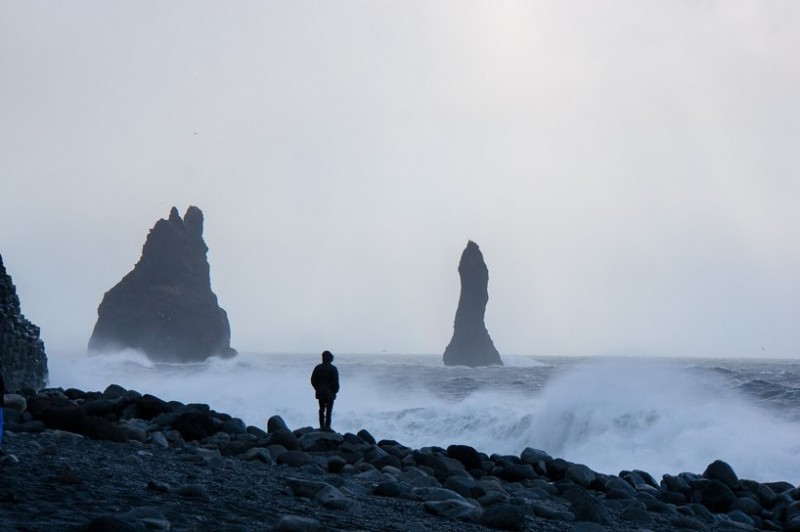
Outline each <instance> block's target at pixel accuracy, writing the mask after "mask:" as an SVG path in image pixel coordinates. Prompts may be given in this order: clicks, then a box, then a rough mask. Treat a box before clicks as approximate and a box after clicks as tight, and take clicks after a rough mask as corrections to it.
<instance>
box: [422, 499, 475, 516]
mask: <svg viewBox="0 0 800 532" xmlns="http://www.w3.org/2000/svg"><path fill="white" fill-rule="evenodd" d="M423 507H424V508H425V510H427V511H428V512H430V513H432V514H435V515H441V516H443V517H447V518H448V519H461V520H464V521H478V520H480V518H481V516H482V515H483V510H482V509H481V507H480V506H474V505H472V504H470V503H468V502H467V501H465V500H463V499H460V498H459V499H447V500H434V501H426V502H425V503H423Z"/></svg>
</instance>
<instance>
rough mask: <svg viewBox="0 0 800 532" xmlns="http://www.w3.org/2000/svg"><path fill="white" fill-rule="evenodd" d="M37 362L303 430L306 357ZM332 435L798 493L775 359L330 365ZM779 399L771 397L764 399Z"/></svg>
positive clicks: (367, 360) (796, 403) (372, 360)
mask: <svg viewBox="0 0 800 532" xmlns="http://www.w3.org/2000/svg"><path fill="white" fill-rule="evenodd" d="M65 360H66V358H59V359H56V360H54V361H53V364H52V365H51V384H52V385H54V386H62V387H65V388H67V387H77V388H80V389H84V390H102V389H104V388H105V386H107V385H108V384H109V383H112V382H113V383H118V384H120V385H122V386H125V387H126V388H132V389H136V390H137V391H140V392H141V393H151V394H154V395H156V396H158V397H161V398H162V399H165V400H179V401H181V402H184V403H188V402H200V403H208V404H210V406H211V407H212V408H213V409H215V410H217V411H220V412H227V413H229V414H231V415H234V416H237V417H240V418H241V419H243V420H244V421H245V422H246V423H247V424H249V425H255V426H257V427H261V428H265V422H266V419H267V418H268V417H269V416H271V415H275V414H277V415H280V416H281V417H283V418H284V420H285V421H286V422H287V424H288V425H289V426H290V427H291V428H293V429H294V428H300V427H303V426H315V425H316V423H317V421H316V414H317V412H316V410H317V404H316V400H315V399H314V394H313V390H312V389H311V386H310V384H309V376H310V373H311V369H312V368H313V366H314V365H315V364H316V363H318V360H319V355H264V354H242V355H240V356H238V357H235V358H233V359H229V360H219V359H211V360H209V361H208V362H206V363H203V364H195V365H184V366H181V365H162V364H159V365H154V364H152V363H150V362H148V361H147V359H146V358H144V357H142V356H141V355H138V354H136V353H133V352H130V353H124V354H119V355H113V356H101V357H93V358H84V357H78V358H75V359H73V360H71V361H69V363H65ZM334 363H335V364H337V366H338V367H339V372H340V375H341V382H342V388H341V391H340V393H339V397H338V398H337V400H336V402H335V405H334V412H333V414H334V415H333V427H334V429H336V430H337V431H339V432H342V433H344V432H347V431H350V432H357V431H358V430H360V429H362V428H366V429H367V430H369V431H370V432H371V433H372V434H373V435H374V436H375V437H376V438H377V439H384V438H385V439H395V440H397V441H399V442H400V443H403V444H404V445H407V446H410V447H414V448H419V447H423V446H427V445H438V446H443V447H446V446H448V445H450V444H454V443H460V444H467V445H472V446H474V447H476V448H477V449H479V450H481V451H483V452H486V453H488V454H491V453H499V454H515V455H519V454H520V452H521V451H522V450H523V449H524V448H525V447H529V446H530V447H535V448H540V449H543V450H545V451H547V452H548V453H550V454H551V455H552V456H554V457H561V458H565V459H567V460H569V461H573V462H581V463H585V464H587V465H588V466H590V467H591V468H593V469H594V470H596V471H600V472H604V473H613V474H616V473H619V471H621V470H624V469H628V470H630V469H642V470H645V471H648V472H650V473H652V474H653V475H656V477H657V478H660V475H661V474H664V473H670V474H676V473H679V472H683V471H689V472H694V473H702V472H703V470H704V469H705V467H706V466H707V465H708V464H709V463H710V462H712V461H713V460H716V459H722V460H725V461H727V462H728V463H730V464H731V465H732V466H733V467H734V470H735V471H736V472H737V474H739V476H740V477H742V478H751V479H755V480H759V481H772V480H788V481H790V482H793V483H795V484H796V483H798V482H800V463H799V462H798V460H797V456H798V453H800V443H799V442H800V365H798V364H793V363H790V362H786V361H769V362H761V363H751V362H747V361H739V362H736V361H729V360H722V361H716V360H715V361H693V360H678V359H659V360H646V359H641V358H638V359H637V358H606V359H571V358H550V357H543V358H541V359H537V358H536V357H526V356H517V357H507V358H506V364H507V365H506V366H505V367H488V368H478V369H471V368H463V367H444V366H443V365H442V362H441V357H440V356H426V355H413V356H412V355H377V354H376V355H337V357H336V360H335V361H334ZM777 390H780V393H779V392H778V391H777Z"/></svg>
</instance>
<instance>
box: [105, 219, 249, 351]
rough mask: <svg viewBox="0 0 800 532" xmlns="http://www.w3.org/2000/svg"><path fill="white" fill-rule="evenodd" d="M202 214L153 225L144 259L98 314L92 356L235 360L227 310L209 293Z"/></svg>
mask: <svg viewBox="0 0 800 532" xmlns="http://www.w3.org/2000/svg"><path fill="white" fill-rule="evenodd" d="M207 251H208V247H207V246H206V243H205V242H204V241H203V213H202V212H201V211H200V209H198V208H197V207H189V208H188V209H187V210H186V214H185V215H184V217H183V219H181V217H180V215H179V214H178V210H177V209H176V208H175V207H173V208H172V210H171V211H170V214H169V219H168V220H164V219H163V218H162V219H161V220H159V221H158V222H156V224H155V226H154V227H153V229H151V230H150V234H148V235H147V240H146V241H145V243H144V247H143V248H142V257H141V259H139V262H138V263H137V264H136V266H134V268H133V271H131V272H130V273H128V275H126V276H125V277H123V279H122V280H121V281H120V282H119V283H117V285H116V286H114V287H113V288H112V289H111V290H109V291H108V292H106V294H105V296H104V297H103V301H102V302H101V303H100V307H99V308H98V309H97V323H96V324H95V326H94V332H93V333H92V337H91V339H90V340H89V351H90V352H101V353H102V352H110V351H120V350H122V349H126V348H133V349H138V350H140V351H143V352H144V353H145V354H147V356H148V357H149V358H150V359H151V360H155V361H164V362H197V361H203V360H205V359H206V358H208V357H210V356H215V355H216V356H233V355H235V354H236V351H235V350H234V349H231V347H230V339H231V330H230V324H229V323H228V315H227V313H226V312H225V311H224V310H223V309H222V308H220V306H219V305H218V303H217V296H216V295H214V293H213V292H212V291H211V280H210V275H209V265H208V260H207V258H206V252H207Z"/></svg>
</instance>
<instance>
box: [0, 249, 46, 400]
mask: <svg viewBox="0 0 800 532" xmlns="http://www.w3.org/2000/svg"><path fill="white" fill-rule="evenodd" d="M0 372H1V373H2V374H3V381H4V382H5V387H6V391H7V392H9V393H11V392H16V391H19V390H22V389H25V388H31V389H33V390H37V391H38V390H41V389H42V388H44V387H45V385H46V384H47V355H45V352H44V342H42V340H41V338H39V327H37V326H36V325H34V324H32V323H31V322H29V321H28V320H27V319H25V316H23V314H22V311H21V308H20V303H19V297H18V296H17V289H16V287H15V286H14V283H13V282H12V281H11V276H10V275H8V273H6V267H5V265H4V264H3V257H2V256H0Z"/></svg>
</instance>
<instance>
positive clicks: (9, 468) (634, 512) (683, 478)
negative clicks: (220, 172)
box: [0, 385, 800, 532]
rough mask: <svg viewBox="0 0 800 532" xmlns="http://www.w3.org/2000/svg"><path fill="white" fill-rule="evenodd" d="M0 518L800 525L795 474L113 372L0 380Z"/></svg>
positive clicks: (587, 531)
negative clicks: (511, 437)
mask: <svg viewBox="0 0 800 532" xmlns="http://www.w3.org/2000/svg"><path fill="white" fill-rule="evenodd" d="M6 399H7V401H6V426H5V429H6V430H5V436H4V439H3V449H4V454H3V455H2V456H0V530H4V531H6V530H8V531H13V530H19V531H38V530H75V531H78V530H82V531H110V530H114V531H123V532H124V531H127V530H131V531H133V530H138V531H145V530H181V531H183V530H186V531H189V530H207V531H212V530H214V531H216V530H228V531H246V530H278V531H312V530H369V531H382V530H397V531H424V530H442V531H462V530H463V531H477V530H490V529H502V530H542V531H546V532H549V531H552V532H556V531H565V532H566V531H575V532H593V531H603V530H609V531H615V530H619V531H639V532H643V531H647V530H650V531H654V532H656V531H679V530H700V531H704V530H787V531H791V532H800V489H798V488H797V487H796V486H794V485H792V484H790V483H788V482H766V483H759V482H755V481H751V480H746V479H739V478H738V477H737V475H736V473H735V472H734V471H733V470H732V469H731V467H730V466H728V465H727V464H725V463H724V462H721V461H716V462H714V463H712V464H710V465H709V466H708V468H707V469H706V470H705V471H704V472H703V473H702V474H693V473H680V474H676V475H664V477H663V478H662V479H661V480H660V481H656V479H654V478H653V477H652V476H651V475H649V474H648V473H646V472H643V471H622V472H620V473H619V474H618V475H606V474H601V473H598V472H595V471H592V470H591V469H590V468H588V467H586V466H584V465H581V464H576V463H571V462H568V461H566V460H564V459H561V458H553V457H551V456H549V455H548V454H547V453H545V452H543V451H539V450H536V449H531V448H528V449H525V450H524V451H523V452H522V453H521V455H519V456H507V455H494V454H493V455H487V454H484V453H481V452H479V451H478V450H476V449H473V448H471V447H468V446H463V445H450V446H449V447H447V448H439V447H426V448H422V449H410V448H408V447H405V446H404V445H402V444H401V443H399V442H396V441H391V440H379V441H376V439H375V438H374V437H373V436H372V435H371V434H370V433H369V432H367V431H366V430H362V431H359V432H358V434H351V433H348V434H339V433H336V432H323V431H318V430H315V429H314V428H312V427H304V428H298V429H295V430H290V429H289V427H287V426H286V424H285V423H284V421H283V420H282V419H281V418H279V417H277V416H274V417H272V418H270V419H269V421H268V424H267V427H266V428H267V430H266V431H264V430H261V429H259V428H257V427H252V426H246V425H245V423H243V422H242V421H241V420H239V419H236V418H233V417H231V416H229V415H227V414H224V413H218V412H214V411H213V410H211V409H210V408H209V407H208V405H203V404H189V405H185V404H181V403H179V402H175V401H171V402H167V401H164V400H162V399H159V398H157V397H154V396H152V395H147V394H145V395H142V394H140V393H138V392H136V391H133V390H125V389H123V388H121V387H120V386H117V385H111V386H109V387H108V388H107V389H106V390H105V391H103V392H84V391H81V390H76V389H67V390H62V389H46V390H43V391H41V392H39V393H35V392H33V391H28V392H23V394H21V395H17V394H11V395H7V396H6Z"/></svg>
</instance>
